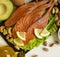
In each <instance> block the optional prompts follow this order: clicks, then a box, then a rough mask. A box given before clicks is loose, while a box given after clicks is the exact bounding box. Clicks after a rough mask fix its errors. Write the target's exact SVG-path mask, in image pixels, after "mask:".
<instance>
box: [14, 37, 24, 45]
mask: <svg viewBox="0 0 60 57" xmlns="http://www.w3.org/2000/svg"><path fill="white" fill-rule="evenodd" d="M13 41H14V43H15V44H16V45H17V46H24V43H23V42H22V41H21V40H20V39H19V38H16V39H14V40H13Z"/></svg>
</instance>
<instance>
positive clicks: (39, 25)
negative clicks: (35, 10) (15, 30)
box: [24, 0, 56, 44]
mask: <svg viewBox="0 0 60 57" xmlns="http://www.w3.org/2000/svg"><path fill="white" fill-rule="evenodd" d="M55 2H56V1H55V0H54V2H53V3H52V4H51V7H50V8H49V9H48V11H47V13H46V14H45V15H44V16H43V17H42V18H40V19H39V20H38V21H36V22H35V23H33V24H32V25H31V26H30V27H29V28H28V30H27V32H26V41H24V43H25V44H27V43H28V42H29V41H30V40H32V39H33V38H34V36H35V35H34V29H35V28H38V29H44V28H45V27H46V25H47V24H48V19H49V16H50V13H51V10H52V8H53V6H54V4H55Z"/></svg>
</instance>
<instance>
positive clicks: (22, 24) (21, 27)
mask: <svg viewBox="0 0 60 57" xmlns="http://www.w3.org/2000/svg"><path fill="white" fill-rule="evenodd" d="M51 4H52V0H51V2H50V3H48V4H46V5H42V6H40V7H38V8H37V9H36V10H35V11H33V12H32V13H31V14H28V15H26V16H24V17H22V18H21V19H20V20H19V21H17V23H16V24H15V26H14V28H13V31H12V33H13V36H16V32H17V31H19V32H21V31H22V32H26V31H27V29H28V28H29V26H30V25H32V24H33V23H34V22H35V21H37V20H38V19H39V18H41V17H42V15H43V14H42V12H43V11H44V10H45V9H46V8H49V7H50V5H51ZM16 28H17V29H16Z"/></svg>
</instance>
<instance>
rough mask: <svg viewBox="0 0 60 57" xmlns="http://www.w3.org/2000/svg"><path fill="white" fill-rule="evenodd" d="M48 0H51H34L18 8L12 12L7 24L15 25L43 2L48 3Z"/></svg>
mask: <svg viewBox="0 0 60 57" xmlns="http://www.w3.org/2000/svg"><path fill="white" fill-rule="evenodd" d="M47 2H49V0H43V1H41V2H32V3H29V4H27V5H23V6H21V7H19V8H17V9H16V10H15V11H14V13H13V14H12V16H11V17H10V18H9V19H8V20H7V21H6V22H5V26H7V27H9V26H13V25H14V24H15V23H16V22H17V21H18V20H19V19H20V18H21V17H23V16H25V15H26V14H29V13H31V12H32V11H33V10H34V9H36V8H37V7H39V6H41V5H43V4H46V3H47Z"/></svg>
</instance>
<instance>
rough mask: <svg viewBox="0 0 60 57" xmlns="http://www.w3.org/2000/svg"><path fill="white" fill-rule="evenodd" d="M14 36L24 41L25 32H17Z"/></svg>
mask: <svg viewBox="0 0 60 57" xmlns="http://www.w3.org/2000/svg"><path fill="white" fill-rule="evenodd" d="M16 34H17V37H18V38H20V39H21V40H26V32H17V33H16Z"/></svg>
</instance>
